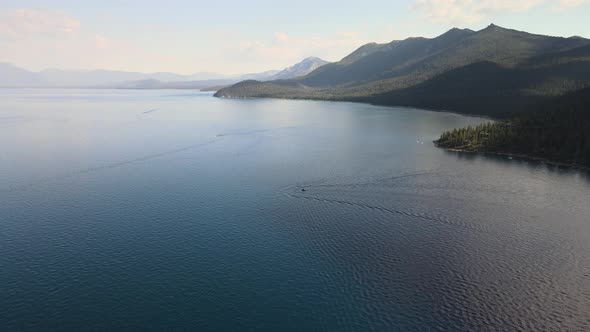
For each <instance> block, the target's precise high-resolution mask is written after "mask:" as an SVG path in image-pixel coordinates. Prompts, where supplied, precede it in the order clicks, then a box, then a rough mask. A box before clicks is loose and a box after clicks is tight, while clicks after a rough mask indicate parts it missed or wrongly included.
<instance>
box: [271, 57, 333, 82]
mask: <svg viewBox="0 0 590 332" xmlns="http://www.w3.org/2000/svg"><path fill="white" fill-rule="evenodd" d="M328 63H329V62H328V61H326V60H322V59H320V58H317V57H309V58H305V59H303V61H301V62H299V63H297V64H294V65H293V66H291V67H288V68H285V69H283V70H281V71H280V72H278V73H276V74H274V75H272V76H271V77H270V80H286V79H291V78H296V77H301V76H305V75H307V74H309V73H311V72H312V71H314V70H316V69H318V68H320V67H321V66H324V65H327V64H328Z"/></svg>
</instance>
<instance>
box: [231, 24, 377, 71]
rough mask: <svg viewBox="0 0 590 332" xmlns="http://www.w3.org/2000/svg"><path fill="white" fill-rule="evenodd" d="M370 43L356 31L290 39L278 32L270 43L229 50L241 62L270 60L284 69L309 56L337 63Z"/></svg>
mask: <svg viewBox="0 0 590 332" xmlns="http://www.w3.org/2000/svg"><path fill="white" fill-rule="evenodd" d="M367 42H369V41H368V40H367V39H366V38H363V37H362V36H361V34H360V33H359V32H355V31H349V32H341V33H337V34H333V35H328V36H313V37H300V36H289V35H287V34H285V33H283V32H277V33H275V34H274V35H273V38H272V39H270V40H268V41H261V40H249V41H241V42H239V43H238V45H237V46H233V45H228V46H227V49H228V50H231V51H232V53H234V52H235V54H236V56H239V57H240V58H242V59H252V60H255V61H258V62H259V61H261V60H262V59H268V62H269V63H271V64H275V66H283V65H284V64H285V63H292V62H294V61H299V60H301V59H302V58H303V57H306V56H310V55H314V56H320V57H324V58H327V59H328V60H338V59H339V58H340V57H342V55H343V54H347V52H350V51H351V50H353V49H354V48H356V47H359V46H360V45H362V44H364V43H367Z"/></svg>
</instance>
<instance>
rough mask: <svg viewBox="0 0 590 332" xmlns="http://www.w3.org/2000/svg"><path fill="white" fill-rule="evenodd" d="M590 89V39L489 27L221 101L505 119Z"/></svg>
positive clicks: (259, 85) (389, 49)
mask: <svg viewBox="0 0 590 332" xmlns="http://www.w3.org/2000/svg"><path fill="white" fill-rule="evenodd" d="M587 86H590V40H588V39H584V38H580V37H571V38H561V37H549V36H542V35H535V34H530V33H526V32H521V31H516V30H511V29H506V28H502V27H498V26H496V25H493V24H492V25H490V26H488V27H487V28H485V29H483V30H480V31H473V30H469V29H456V28H455V29H452V30H450V31H448V32H446V33H444V34H442V35H440V36H438V37H436V38H432V39H429V38H408V39H405V40H402V41H393V42H391V43H387V44H375V43H371V44H367V45H364V46H361V47H360V48H358V49H357V50H356V51H354V52H353V53H351V54H350V55H348V56H346V57H344V58H343V59H342V60H341V61H339V62H336V63H331V64H327V65H324V66H322V67H320V68H318V69H316V70H314V71H313V72H311V73H309V74H308V75H306V76H303V77H299V78H295V79H288V80H277V81H269V82H258V81H245V82H240V83H238V84H236V85H234V86H232V87H228V88H225V89H222V90H220V91H219V92H218V93H217V94H216V96H218V97H278V98H305V99H325V100H348V101H361V102H370V103H375V104H383V105H397V106H415V107H426V108H435V109H447V110H452V111H457V112H465V113H478V114H485V115H492V116H508V115H510V114H513V112H514V111H515V110H522V109H525V108H527V107H530V106H531V105H535V104H536V103H538V102H540V101H543V100H546V99H547V98H552V97H556V96H560V95H563V94H566V93H569V92H572V91H576V90H580V89H582V88H584V87H587Z"/></svg>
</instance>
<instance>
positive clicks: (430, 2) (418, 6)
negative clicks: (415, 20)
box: [411, 0, 585, 24]
mask: <svg viewBox="0 0 590 332" xmlns="http://www.w3.org/2000/svg"><path fill="white" fill-rule="evenodd" d="M561 1H580V0H561ZM582 1H585V0H582ZM543 2H545V0H518V1H515V0H479V1H478V0H415V1H414V2H413V4H412V5H411V8H412V9H413V10H416V11H418V12H421V13H422V14H423V15H424V17H425V18H426V19H428V20H429V21H432V22H435V23H450V24H473V23H477V22H480V21H482V20H483V19H485V18H487V17H488V16H490V15H494V14H500V13H516V12H523V11H527V10H529V9H531V8H534V7H536V6H538V5H540V4H542V3H543Z"/></svg>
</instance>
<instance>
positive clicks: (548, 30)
mask: <svg viewBox="0 0 590 332" xmlns="http://www.w3.org/2000/svg"><path fill="white" fill-rule="evenodd" d="M360 12H362V13H363V15H358V13H360ZM589 15H590V2H589V1H588V0H526V1H520V2H518V3H515V2H512V1H488V0H484V1H469V0H408V1H382V0H378V1H370V2H363V3H362V4H355V5H348V6H343V5H342V4H340V3H336V2H334V1H328V2H322V3H317V2H311V1H308V0H302V1H298V2H296V3H291V2H284V3H282V4H277V3H276V2H272V5H271V3H270V2H269V1H256V2H250V3H248V4H244V3H237V2H234V3H228V2H224V3H223V4H213V3H209V2H201V1H197V2H191V1H186V0H173V1H169V2H167V3H166V6H163V5H161V4H160V3H159V2H156V1H142V2H137V1H126V2H124V3H121V2H109V3H105V2H94V3H93V4H92V5H89V3H88V2H86V3H85V4H84V5H82V4H79V3H71V2H69V1H64V0H61V1H44V2H39V1H28V0H25V1H13V0H8V1H4V2H3V3H2V4H0V43H2V45H3V46H2V48H3V54H2V56H1V57H0V62H6V63H10V64H13V65H15V66H17V67H20V68H24V69H27V70H31V71H40V70H44V69H48V68H55V69H67V70H71V69H75V70H95V69H105V70H117V71H131V72H142V73H154V72H173V73H178V74H184V75H188V74H193V73H199V72H208V73H218V74H223V75H236V74H243V73H254V72H262V71H266V70H271V69H281V68H285V67H288V66H290V65H292V64H294V63H296V62H299V61H301V60H302V59H304V58H306V57H309V56H317V57H320V58H322V59H325V60H327V61H338V60H340V59H341V58H342V57H344V56H345V55H347V54H348V53H350V52H352V51H353V50H354V49H356V48H358V47H359V46H361V45H363V44H365V43H369V42H378V43H383V42H389V41H391V40H398V39H404V38H407V37H412V36H421V37H435V36H437V35H439V34H441V33H443V32H445V31H447V30H449V29H450V28H453V27H459V28H470V29H472V30H480V29H482V28H484V27H486V26H487V25H489V24H490V23H494V24H497V25H500V26H503V27H507V28H512V29H517V30H523V31H527V32H531V33H537V34H544V35H554V36H563V37H569V36H573V35H580V36H582V37H588V36H590V27H588V26H587V24H586V17H588V16H589ZM369 17H370V19H368V18H369ZM39 55H42V56H39Z"/></svg>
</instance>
